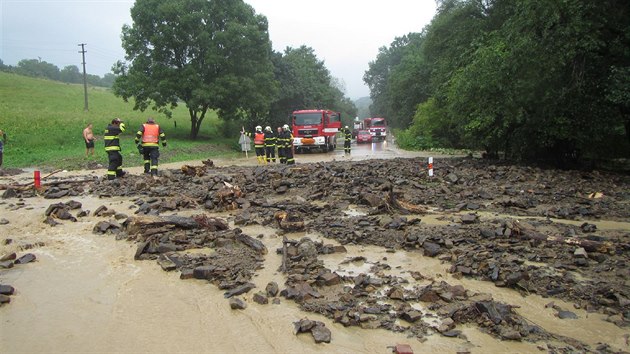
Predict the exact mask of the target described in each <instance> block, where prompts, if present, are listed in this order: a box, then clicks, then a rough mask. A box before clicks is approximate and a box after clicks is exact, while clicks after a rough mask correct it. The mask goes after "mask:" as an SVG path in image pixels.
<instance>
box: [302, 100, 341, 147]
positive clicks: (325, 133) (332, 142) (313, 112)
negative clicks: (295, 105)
mask: <svg viewBox="0 0 630 354" xmlns="http://www.w3.org/2000/svg"><path fill="white" fill-rule="evenodd" d="M291 123H292V125H293V130H292V132H293V146H295V151H296V152H301V151H304V150H321V151H323V152H327V151H333V150H334V149H335V148H336V147H337V137H336V135H337V132H338V131H339V129H340V128H341V113H339V112H333V111H329V110H324V109H308V110H301V111H294V112H293V113H292V114H291Z"/></svg>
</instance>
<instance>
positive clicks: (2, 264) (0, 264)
mask: <svg viewBox="0 0 630 354" xmlns="http://www.w3.org/2000/svg"><path fill="white" fill-rule="evenodd" d="M13 265H14V264H13V261H4V262H0V268H3V269H8V268H13Z"/></svg>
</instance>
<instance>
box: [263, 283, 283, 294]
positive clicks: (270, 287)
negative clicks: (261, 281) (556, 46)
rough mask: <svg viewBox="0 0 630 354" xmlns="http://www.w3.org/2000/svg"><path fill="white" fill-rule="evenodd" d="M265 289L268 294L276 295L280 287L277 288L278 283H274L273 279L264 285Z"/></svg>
mask: <svg viewBox="0 0 630 354" xmlns="http://www.w3.org/2000/svg"><path fill="white" fill-rule="evenodd" d="M265 291H266V292H267V295H268V296H270V297H276V295H278V292H279V291H280V289H279V288H278V283H276V282H275V281H272V282H269V283H268V284H267V286H266V287H265Z"/></svg>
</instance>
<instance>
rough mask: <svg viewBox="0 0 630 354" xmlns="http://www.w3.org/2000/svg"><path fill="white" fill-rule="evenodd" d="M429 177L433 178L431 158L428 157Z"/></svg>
mask: <svg viewBox="0 0 630 354" xmlns="http://www.w3.org/2000/svg"><path fill="white" fill-rule="evenodd" d="M429 177H433V157H429Z"/></svg>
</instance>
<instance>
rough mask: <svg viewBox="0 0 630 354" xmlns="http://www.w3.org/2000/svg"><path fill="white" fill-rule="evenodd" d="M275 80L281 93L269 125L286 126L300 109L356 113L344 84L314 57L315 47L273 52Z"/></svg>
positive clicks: (274, 106)
mask: <svg viewBox="0 0 630 354" xmlns="http://www.w3.org/2000/svg"><path fill="white" fill-rule="evenodd" d="M273 63H274V68H275V78H276V80H277V81H278V83H279V84H280V92H279V94H278V96H277V98H276V100H275V101H274V102H273V104H272V106H271V114H270V124H274V125H278V126H280V125H282V124H285V123H287V119H288V116H289V115H290V113H291V112H292V111H294V110H298V109H331V110H336V111H339V112H341V113H342V117H344V116H346V115H350V114H352V115H353V116H354V114H356V107H354V104H353V103H352V101H351V100H349V99H347V98H346V97H344V93H343V92H342V91H341V89H342V88H343V84H342V83H341V82H340V81H339V80H338V79H335V78H333V77H332V76H331V75H330V72H329V71H328V69H327V68H326V66H325V65H324V62H323V61H321V60H319V59H318V58H317V56H316V55H315V51H314V50H313V48H310V47H307V46H301V47H299V48H291V47H288V48H286V49H285V51H284V54H282V53H274V55H273Z"/></svg>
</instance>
